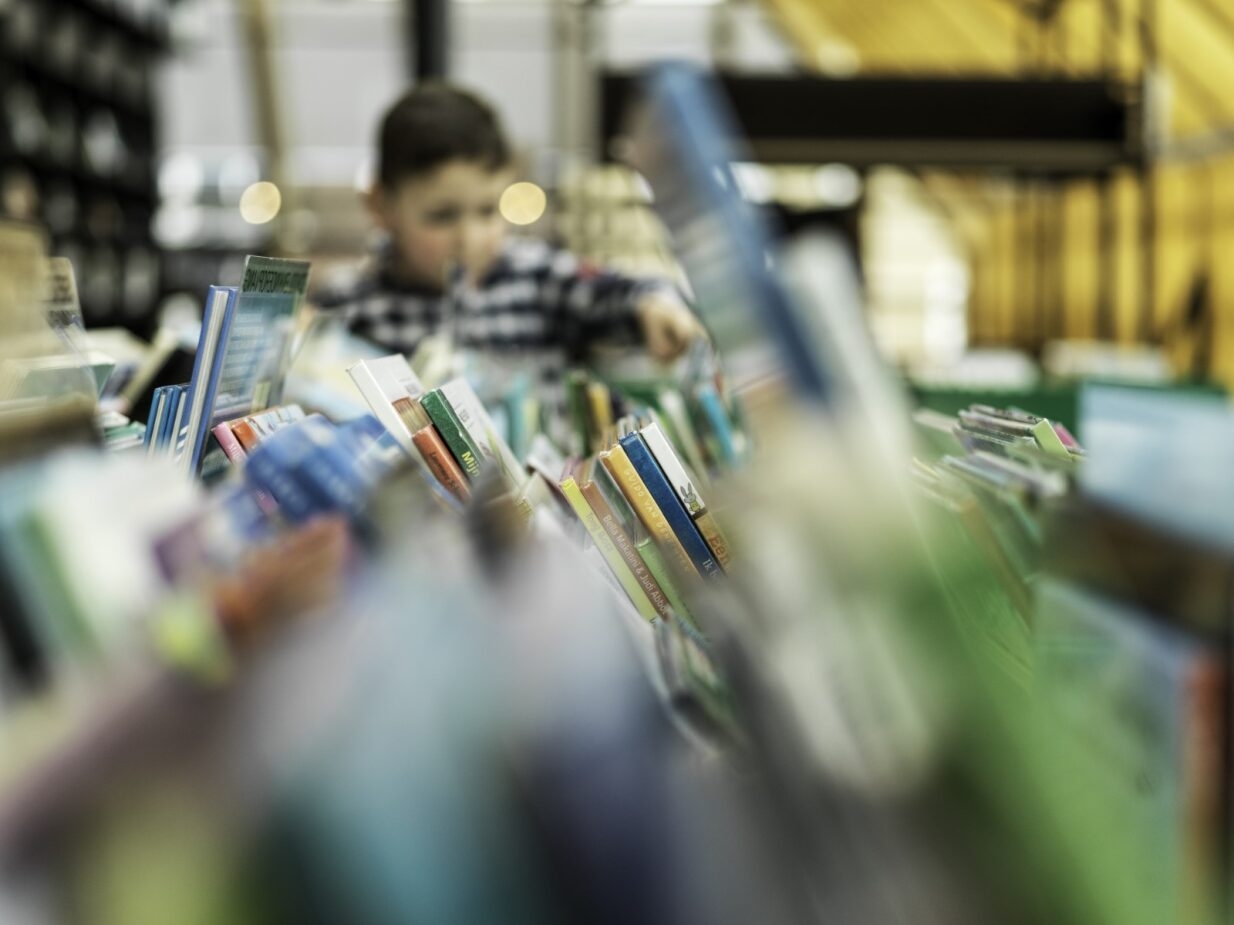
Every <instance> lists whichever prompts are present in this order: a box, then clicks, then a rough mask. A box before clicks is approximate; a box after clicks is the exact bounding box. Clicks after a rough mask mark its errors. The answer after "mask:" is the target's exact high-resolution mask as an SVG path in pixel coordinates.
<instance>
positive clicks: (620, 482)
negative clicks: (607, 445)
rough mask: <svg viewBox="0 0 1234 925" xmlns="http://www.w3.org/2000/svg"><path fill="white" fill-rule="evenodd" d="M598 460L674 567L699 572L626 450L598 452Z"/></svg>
mask: <svg viewBox="0 0 1234 925" xmlns="http://www.w3.org/2000/svg"><path fill="white" fill-rule="evenodd" d="M599 459H600V464H601V465H602V466H604V468H605V469H607V470H608V473H609V474H610V475H611V476H612V477H613V481H614V482H616V483H617V486H618V488H620V489H621V493H622V494H623V495H625V497H626V499H627V500H628V501H629V503H630V507H631V508H632V509H633V511H634V513H635V514H636V515H637V517H638V519H639V520H640V521H642V523H643V526H644V527H646V528H647V532H648V533H649V534H650V535H651V537H652V538H653V539H654V540H655V541H656V542H657V543H659V544H660V545H661V547H662V548H663V549H664V550H665V552H666V553H667V554H668V556H669V560H670V561H671V562H672V563H673V564H674V566H675V567H676V568H678V569H679V570H680V571H681V574H682V575H696V574H698V569H697V568H696V567H695V565H694V561H693V560H692V559H691V558H690V556H689V554H688V553H687V552H686V550H685V547H684V546H682V544H681V540H679V539H678V537H677V534H676V532H674V530H673V528H672V527H671V526H670V525H669V522H668V520H667V518H666V517H665V516H664V513H663V511H661V510H660V506H659V505H658V504H656V502H655V500H654V499H653V498H652V496H651V493H650V492H649V491H648V489H647V486H646V485H644V484H643V480H642V478H641V477H640V476H639V474H638V472H637V470H636V469H635V468H634V466H633V465H632V464H631V462H630V460H629V458H628V457H627V455H626V451H625V450H624V449H623V448H622V447H621V445H620V444H619V445H617V446H614V447H613V448H612V449H611V450H605V451H603V452H601V453H600V454H599ZM670 490H671V489H670Z"/></svg>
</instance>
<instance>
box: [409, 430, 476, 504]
mask: <svg viewBox="0 0 1234 925" xmlns="http://www.w3.org/2000/svg"><path fill="white" fill-rule="evenodd" d="M411 440H412V443H414V444H415V447H416V449H417V450H418V451H419V452H420V455H421V456H423V457H424V462H425V464H426V465H427V466H428V468H429V471H430V472H431V473H433V477H434V478H436V479H437V481H438V482H440V483H441V485H442V487H443V488H445V489H446V491H448V492H450V494H452V495H454V497H456V498H458V500H459V501H466V500H467V499H468V498H469V497H471V489H470V488H469V487H468V485H467V476H466V475H464V474H463V470H462V468H460V467H459V464H458V462H457V461H456V460H455V458H454V456H453V455H452V454H451V453H450V448H449V447H447V446H446V444H445V442H444V441H443V440H442V439H441V434H439V433H437V428H436V427H434V426H433V425H432V424H428V425H427V426H425V427H421V428H420V429H419V430H417V431H416V432H415V433H414V434H412V435H411Z"/></svg>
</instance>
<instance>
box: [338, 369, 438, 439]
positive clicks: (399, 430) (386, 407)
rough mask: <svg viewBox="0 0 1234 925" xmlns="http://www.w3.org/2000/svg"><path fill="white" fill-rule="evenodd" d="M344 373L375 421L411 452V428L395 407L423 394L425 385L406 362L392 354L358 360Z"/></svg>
mask: <svg viewBox="0 0 1234 925" xmlns="http://www.w3.org/2000/svg"><path fill="white" fill-rule="evenodd" d="M347 374H348V375H349V376H351V379H352V381H353V382H354V383H355V384H356V388H358V389H359V390H360V394H361V395H362V396H363V397H364V400H365V401H366V402H367V403H368V406H369V408H371V409H372V411H373V414H374V415H376V417H377V420H379V421H381V423H382V424H383V425H384V426H385V428H386V430H388V431H389V432H390V433H391V434H392V435H393V436H394V438H395V439H396V440H398V441H399V442H400V443H401V444H403V445H404V446H405V447H406V448H407V449H408V450H409V451H410V449H411V446H412V442H411V435H412V428H410V427H409V426H408V425H407V423H406V421H404V420H403V417H402V415H401V414H400V413H399V410H398V408H397V407H396V406H397V405H398V404H400V403H402V402H407V401H409V400H410V399H412V398H416V397H418V396H420V395H422V394H424V386H423V385H422V384H421V383H420V379H419V378H418V377H417V376H416V374H415V373H414V372H413V371H412V369H411V365H410V364H409V363H408V362H407V359H406V358H405V357H404V356H403V355H402V354H398V353H395V354H391V355H389V356H384V357H378V358H377V359H374V360H361V361H360V362H358V363H354V364H353V365H351V366H349V367H347ZM425 461H426V462H427V460H425Z"/></svg>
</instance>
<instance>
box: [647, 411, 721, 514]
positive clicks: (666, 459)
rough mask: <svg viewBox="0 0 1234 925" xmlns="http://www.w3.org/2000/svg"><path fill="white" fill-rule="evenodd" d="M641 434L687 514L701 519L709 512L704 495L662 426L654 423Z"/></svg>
mask: <svg viewBox="0 0 1234 925" xmlns="http://www.w3.org/2000/svg"><path fill="white" fill-rule="evenodd" d="M639 433H641V434H642V436H643V442H644V443H646V444H647V449H649V450H650V451H651V455H652V456H653V457H655V461H656V463H657V465H659V467H660V471H661V472H663V473H664V477H665V478H666V479H668V483H669V485H671V486H672V488H673V491H674V492H676V494H677V498H678V499H679V500H680V501H681V504H682V506H683V507H684V508H685V509H686V513H688V514H689V515H690V516H691V517H699V516H701V515H703V514H705V513H706V512H707V504H706V502H704V501H703V496H702V493H701V492H700V491H699V490H698V486H697V485H696V484H695V482H694V479H693V478H691V476H690V474H689V473H688V472H686V469H685V466H683V465H682V463H681V460H680V459H679V458H678V457H677V452H676V451H675V450H674V449H673V446H672V444H670V443H669V442H668V437H667V436H665V434H664V431H663V430H661V429H660V425H659V424H657V423H655V422H654V421H653V422H652V423H650V424H648V425H647V426H645V427H643V428H642V429H641V430H640V431H639Z"/></svg>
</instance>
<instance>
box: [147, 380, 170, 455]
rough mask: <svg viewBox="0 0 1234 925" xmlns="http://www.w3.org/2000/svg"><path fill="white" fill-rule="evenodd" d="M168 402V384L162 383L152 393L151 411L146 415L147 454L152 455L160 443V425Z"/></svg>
mask: <svg viewBox="0 0 1234 925" xmlns="http://www.w3.org/2000/svg"><path fill="white" fill-rule="evenodd" d="M166 403H167V386H165V385H160V386H157V387H156V388H155V390H154V391H153V392H152V393H150V413H149V414H148V415H146V439H145V443H144V446H145V448H146V455H147V456H149V455H152V454H153V453H154V448H155V446H156V445H157V444H158V440H157V437H158V432H159V426H160V425H161V424H162V423H163V406H164V405H165V404H166Z"/></svg>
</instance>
